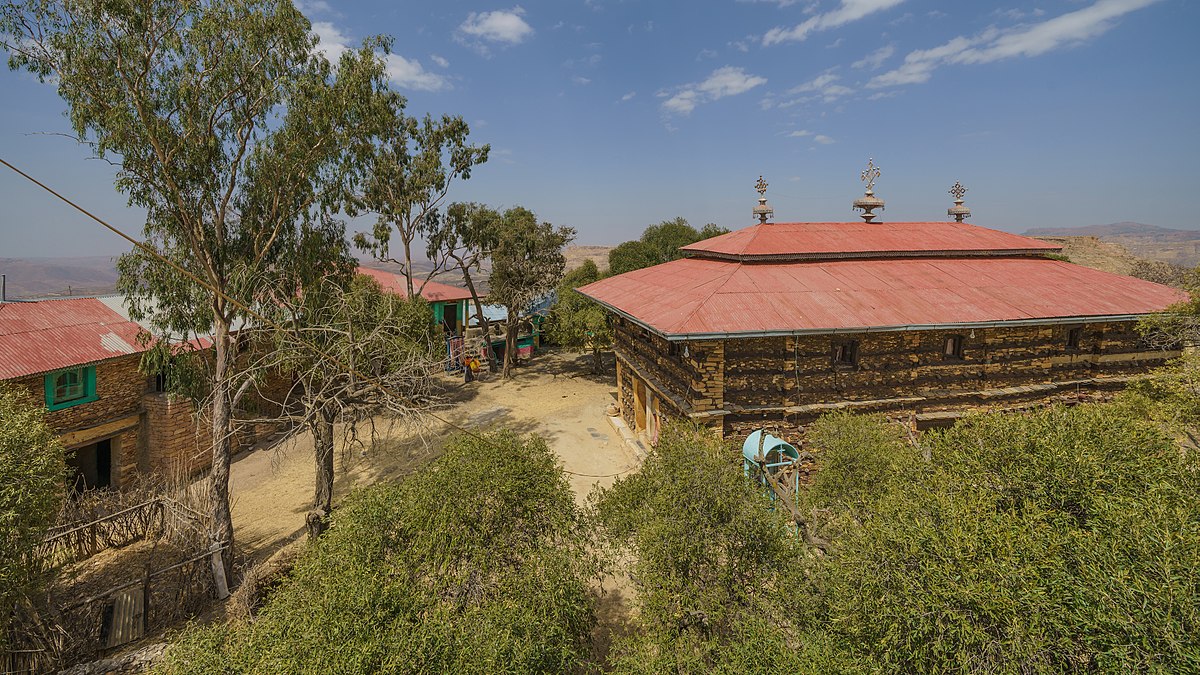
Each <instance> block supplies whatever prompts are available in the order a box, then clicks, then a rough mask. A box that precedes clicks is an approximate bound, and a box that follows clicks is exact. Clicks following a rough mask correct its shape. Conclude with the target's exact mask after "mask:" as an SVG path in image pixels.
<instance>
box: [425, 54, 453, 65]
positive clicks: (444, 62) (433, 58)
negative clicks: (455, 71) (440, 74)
mask: <svg viewBox="0 0 1200 675" xmlns="http://www.w3.org/2000/svg"><path fill="white" fill-rule="evenodd" d="M429 60H430V61H433V62H434V63H436V64H437V65H438V67H439V68H449V67H450V62H449V61H447V60H446V59H445V58H443V57H441V56H438V55H437V54H430V55H429Z"/></svg>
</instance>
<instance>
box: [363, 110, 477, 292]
mask: <svg viewBox="0 0 1200 675" xmlns="http://www.w3.org/2000/svg"><path fill="white" fill-rule="evenodd" d="M470 133H471V129H470V127H469V126H467V123H466V122H464V121H463V118H462V117H451V116H449V115H443V116H442V117H441V119H436V120H435V119H434V118H433V117H431V116H430V115H426V116H425V118H424V119H423V120H421V121H420V122H418V121H417V120H416V118H412V117H407V116H405V115H404V114H403V113H402V112H401V111H399V110H397V115H396V119H395V123H394V124H392V125H390V126H389V133H388V134H387V135H385V136H382V137H380V138H379V139H378V143H376V144H375V146H374V152H373V153H372V155H371V159H370V165H369V170H368V175H367V180H366V182H365V183H364V185H363V190H362V192H361V193H360V194H358V195H357V198H356V199H355V200H354V201H353V202H351V204H350V209H349V213H351V214H352V215H359V214H361V213H374V214H375V215H376V220H375V225H374V227H373V228H372V230H371V232H370V233H369V234H367V233H362V232H360V233H357V234H355V236H354V243H355V245H356V246H358V247H359V248H360V249H362V250H363V251H366V252H368V253H370V254H371V255H373V256H374V257H375V258H376V259H378V260H382V261H386V262H393V263H397V264H399V265H400V267H401V271H402V272H403V274H404V278H405V281H406V284H407V286H408V295H409V296H410V297H411V296H412V295H413V294H414V287H413V276H414V271H413V263H412V255H413V242H414V241H416V239H417V237H418V236H421V235H422V234H425V233H426V232H429V231H431V230H433V229H435V228H436V225H437V222H438V216H439V213H438V211H439V209H440V208H441V206H442V203H443V202H445V200H446V196H447V195H448V194H449V192H450V185H451V183H452V182H453V181H454V180H455V179H457V178H461V179H463V180H466V179H469V178H470V177H471V169H472V168H473V167H475V166H477V165H479V164H483V163H484V162H486V161H487V158H488V152H490V150H491V146H489V145H483V146H476V145H470V144H468V143H467V136H468V135H469V134H470ZM393 231H394V234H395V236H396V237H397V238H398V239H399V240H400V246H401V248H402V249H403V251H402V255H403V258H397V257H395V256H394V255H392V235H393ZM437 271H438V270H437V269H436V268H435V270H434V272H433V273H436V272H437ZM433 273H431V274H430V275H428V276H426V278H425V281H428V280H429V278H430V277H432V275H433ZM424 285H425V284H424V283H422V284H421V286H420V287H419V288H416V289H415V290H416V292H418V293H419V292H420V290H421V288H424Z"/></svg>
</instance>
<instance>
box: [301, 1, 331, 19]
mask: <svg viewBox="0 0 1200 675" xmlns="http://www.w3.org/2000/svg"><path fill="white" fill-rule="evenodd" d="M296 9H298V10H300V13H301V14H303V15H305V16H309V15H311V14H337V12H335V11H333V8H332V7H330V6H329V3H328V2H325V0H296Z"/></svg>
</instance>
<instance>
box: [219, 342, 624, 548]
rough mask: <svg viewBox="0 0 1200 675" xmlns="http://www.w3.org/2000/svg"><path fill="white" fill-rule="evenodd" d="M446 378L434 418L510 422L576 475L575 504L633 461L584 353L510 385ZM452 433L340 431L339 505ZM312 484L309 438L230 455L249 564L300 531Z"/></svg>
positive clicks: (522, 371) (536, 368)
mask: <svg viewBox="0 0 1200 675" xmlns="http://www.w3.org/2000/svg"><path fill="white" fill-rule="evenodd" d="M609 370H610V371H611V367H610V368H609ZM444 382H445V384H446V387H447V390H446V392H445V394H446V398H447V404H446V407H445V408H444V409H442V410H440V411H439V412H438V414H439V416H441V417H444V418H446V419H447V420H450V421H452V422H454V423H455V424H459V425H462V426H464V427H469V428H477V429H488V428H493V427H507V428H510V429H513V430H516V431H518V432H520V433H536V434H538V435H540V436H541V437H543V438H545V439H546V442H547V443H548V444H549V445H550V448H551V449H552V450H554V451H555V452H556V453H557V454H558V456H559V457H560V458H561V461H562V465H563V468H564V469H565V470H566V471H568V472H572V474H571V475H569V478H570V482H571V487H572V489H574V491H575V495H576V499H577V500H578V501H579V502H580V503H581V504H582V503H583V500H584V499H585V498H586V496H587V494H588V493H589V492H590V491H591V489H592V487H593V486H594V485H595V484H597V483H599V484H601V485H604V486H608V485H611V484H612V482H613V481H614V480H615V478H614V477H612V475H611V474H615V473H619V472H628V471H630V470H632V469H633V468H634V467H635V459H634V456H633V454H632V453H631V452H630V451H629V449H628V448H627V447H626V446H625V444H624V443H623V442H622V441H621V438H620V436H618V435H617V433H616V432H615V431H613V429H612V427H611V426H609V424H608V421H607V419H606V416H605V408H607V407H608V404H609V403H610V402H611V401H613V400H614V398H615V396H616V394H615V391H616V390H615V387H614V385H613V381H612V375H611V372H610V373H608V374H606V375H603V376H599V377H597V376H592V375H590V374H589V371H588V357H584V356H579V355H576V354H571V353H566V354H563V353H556V352H546V353H542V354H539V355H537V356H536V357H535V358H533V359H532V360H531V361H529V362H528V363H527V364H525V365H522V366H521V367H519V368H518V369H517V370H516V371H515V373H514V377H512V378H510V379H509V380H507V381H505V380H502V379H501V378H500V377H499V376H498V375H496V376H491V377H490V378H489V379H488V380H486V381H476V382H473V383H471V384H466V385H464V384H461V383H460V382H461V381H460V380H458V379H457V378H451V377H450V376H446V377H445V378H444ZM451 433H453V430H452V429H449V428H448V427H447V426H446V425H444V424H442V423H441V422H437V421H434V420H427V421H426V422H425V423H424V424H423V425H422V426H420V427H414V426H398V425H391V426H389V425H388V423H387V422H385V421H382V420H380V421H378V422H377V424H376V427H375V431H374V435H375V438H374V440H373V441H372V439H371V438H370V436H369V434H368V433H366V432H360V437H361V440H362V443H349V444H347V443H346V442H345V440H346V439H345V438H343V435H342V434H339V446H340V447H339V453H338V457H337V462H336V466H335V476H336V485H335V491H334V497H335V502H336V501H338V500H340V499H342V498H343V497H344V496H345V495H346V494H347V493H348V492H349V491H350V490H351V489H352V488H353V487H354V486H355V485H363V484H370V483H374V482H378V481H381V480H388V479H391V478H396V477H399V476H401V475H404V474H406V473H408V472H410V471H412V470H414V469H416V468H417V467H419V466H421V465H422V464H424V463H426V462H428V461H430V460H431V459H433V458H434V457H436V456H437V455H438V454H439V453H440V452H441V444H442V442H443V441H444V439H445V438H446V437H447V436H448V435H450V434H451ZM597 476H603V477H597ZM314 480H315V469H314V466H313V452H312V438H311V436H310V435H308V434H303V435H301V436H298V437H297V438H295V439H293V440H290V441H287V442H284V443H282V444H280V445H279V446H276V447H275V448H272V449H264V450H255V451H250V452H248V453H246V454H244V455H240V456H238V457H235V458H234V462H233V467H232V470H231V478H230V492H231V494H232V497H233V523H234V528H235V532H236V538H237V540H238V543H239V548H240V549H241V551H242V554H243V555H244V556H245V560H246V562H251V561H259V560H262V559H264V558H265V557H267V556H269V555H270V554H271V553H272V552H274V551H276V550H278V549H279V548H280V547H281V546H283V545H285V544H287V543H288V542H290V541H294V540H296V539H297V538H299V537H301V536H302V535H303V533H304V516H305V514H306V513H307V512H308V510H309V508H310V504H311V500H312V496H313V489H314V488H313V483H314Z"/></svg>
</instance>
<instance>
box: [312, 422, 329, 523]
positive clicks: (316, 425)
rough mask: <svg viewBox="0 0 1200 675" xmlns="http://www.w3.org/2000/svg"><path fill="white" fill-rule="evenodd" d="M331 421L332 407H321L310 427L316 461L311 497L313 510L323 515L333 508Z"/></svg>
mask: <svg viewBox="0 0 1200 675" xmlns="http://www.w3.org/2000/svg"><path fill="white" fill-rule="evenodd" d="M333 419H334V411H333V410H332V407H331V406H329V405H323V406H321V407H320V408H319V409H318V410H317V416H316V418H315V419H313V421H312V423H311V425H310V426H311V427H312V432H313V448H314V450H315V451H316V460H317V484H316V493H315V494H314V496H313V509H314V510H316V511H323V512H325V513H329V511H330V509H331V508H332V506H333Z"/></svg>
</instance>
